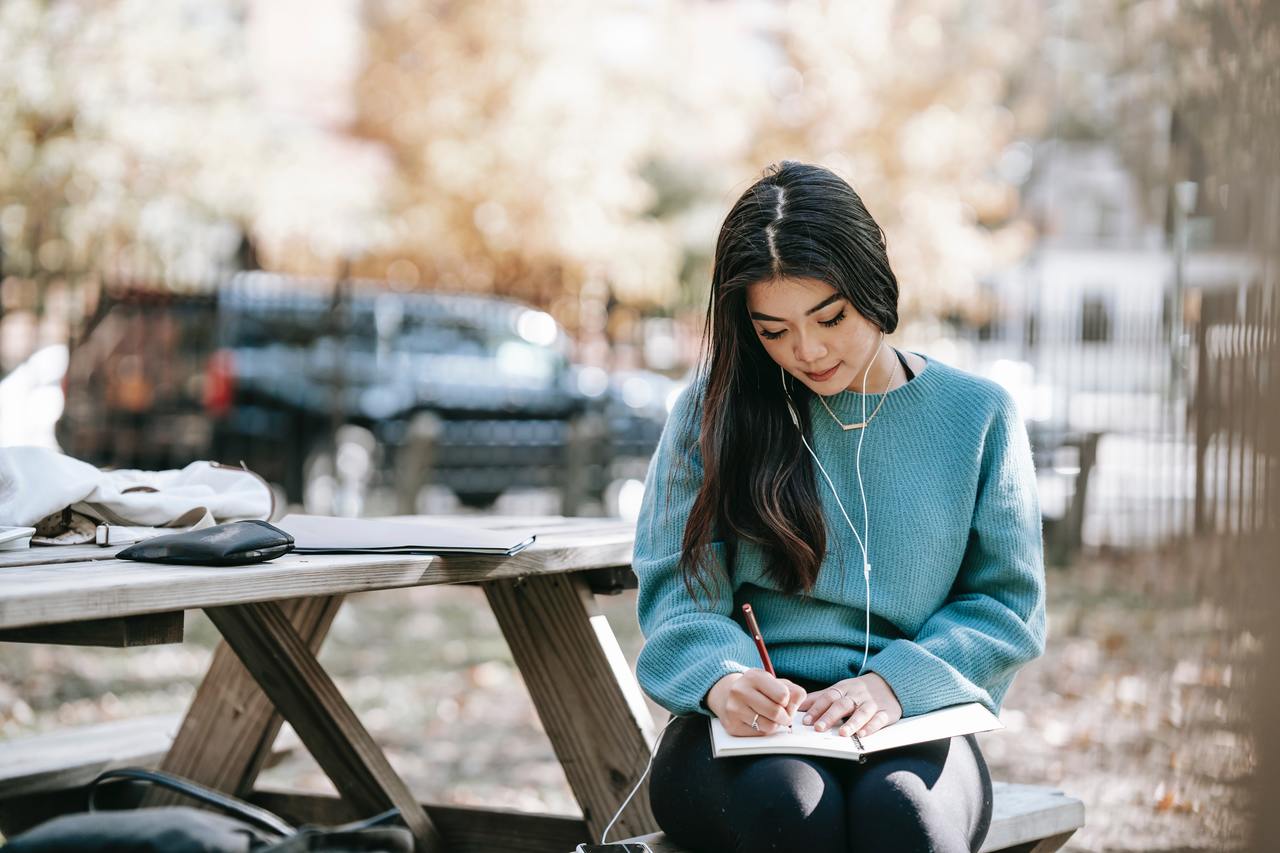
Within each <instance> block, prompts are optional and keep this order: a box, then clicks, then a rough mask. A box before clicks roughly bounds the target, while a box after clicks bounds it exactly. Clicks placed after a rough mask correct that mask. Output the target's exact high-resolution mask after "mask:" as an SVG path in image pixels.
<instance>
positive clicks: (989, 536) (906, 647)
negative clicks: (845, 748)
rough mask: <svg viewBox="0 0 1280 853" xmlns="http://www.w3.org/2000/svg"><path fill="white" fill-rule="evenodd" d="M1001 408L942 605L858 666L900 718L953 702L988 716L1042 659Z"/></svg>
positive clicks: (1022, 438) (1035, 594)
mask: <svg viewBox="0 0 1280 853" xmlns="http://www.w3.org/2000/svg"><path fill="white" fill-rule="evenodd" d="M1000 399H1001V402H1000V404H999V406H998V407H997V408H996V410H995V412H994V416H993V418H992V420H991V422H990V424H989V425H988V428H987V434H986V437H985V440H984V441H983V445H982V450H981V454H982V457H981V463H980V468H979V475H978V488H977V496H976V500H975V503H974V509H973V520H972V523H971V525H970V529H969V541H968V544H967V546H966V548H965V552H964V557H963V558H962V561H961V565H960V570H959V572H958V574H957V577H956V580H955V583H954V584H953V585H952V588H951V591H950V593H949V595H948V596H947V600H946V602H945V603H944V604H943V606H942V607H941V608H939V609H938V610H937V612H935V613H934V614H933V615H932V616H931V617H930V618H929V619H928V620H927V621H926V622H925V624H924V625H923V626H922V627H921V629H920V631H919V632H918V633H917V634H916V636H915V638H914V639H910V640H906V639H900V640H894V641H893V642H891V643H889V644H888V645H887V646H885V647H884V649H882V650H881V651H880V652H878V653H877V654H876V655H875V657H873V658H872V659H871V660H870V661H868V662H867V670H869V671H874V672H878V673H879V674H880V675H881V677H883V678H884V680H885V681H887V682H888V683H889V686H890V687H892V688H893V691H894V693H895V694H896V695H897V697H898V701H899V703H901V705H902V714H903V716H913V715H915V714H923V713H926V712H928V711H932V710H936V709H938V708H943V707H946V706H948V705H954V704H958V703H961V702H981V703H982V704H983V705H985V706H986V707H987V708H989V709H990V710H991V711H992V712H995V713H998V712H999V710H1000V703H1001V701H1002V700H1003V698H1004V694H1005V692H1006V691H1007V690H1008V689H1009V685H1010V684H1012V683H1013V677H1014V674H1015V673H1016V671H1017V670H1018V668H1019V667H1021V666H1022V665H1023V664H1026V663H1027V662H1028V661H1031V660H1034V659H1035V658H1037V657H1039V656H1040V655H1042V654H1043V653H1044V647H1045V634H1046V626H1045V577H1044V549H1043V546H1042V540H1041V523H1040V504H1039V498H1038V496H1037V493H1036V478H1035V467H1034V464H1033V463H1032V459H1031V446H1030V442H1029V441H1028V440H1027V432H1026V428H1025V427H1024V426H1023V423H1022V420H1021V418H1020V417H1019V416H1018V413H1017V409H1016V407H1015V406H1014V405H1013V402H1012V400H1010V399H1009V398H1008V396H1007V395H1004V394H1002V395H1001V398H1000Z"/></svg>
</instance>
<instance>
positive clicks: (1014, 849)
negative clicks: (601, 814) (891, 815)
mask: <svg viewBox="0 0 1280 853" xmlns="http://www.w3.org/2000/svg"><path fill="white" fill-rule="evenodd" d="M992 795H993V798H994V800H995V802H994V808H993V810H992V814H991V828H990V830H989V831H988V832H987V837H986V839H985V840H984V841H983V843H982V847H981V848H980V853H1051V851H1054V850H1057V849H1058V848H1060V847H1061V846H1062V845H1063V844H1065V843H1066V842H1067V839H1068V838H1070V837H1071V835H1072V833H1074V832H1075V831H1076V830H1077V829H1079V828H1080V827H1082V826H1084V804H1083V803H1081V802H1080V801H1079V800H1077V799H1075V798H1073V797H1068V796H1066V795H1064V794H1063V793H1062V792H1061V791H1055V790H1053V789H1052V788H1045V787H1041V786H1038V785H1015V784H1010V783H1004V782H996V783H994V784H993V785H992ZM626 840H628V841H632V842H644V843H645V844H648V845H649V849H651V850H652V851H653V853H686V851H685V848H683V847H680V846H678V845H676V844H674V843H672V842H671V841H670V840H668V839H667V837H666V836H665V835H664V834H663V833H661V832H655V833H652V834H650V835H645V836H641V837H638V838H629V839H626ZM572 849H573V847H572V846H568V847H564V848H562V849H561V851H560V853H568V851H570V850H572Z"/></svg>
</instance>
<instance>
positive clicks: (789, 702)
mask: <svg viewBox="0 0 1280 853" xmlns="http://www.w3.org/2000/svg"><path fill="white" fill-rule="evenodd" d="M804 697H805V689H804V688H803V687H801V686H800V685H798V684H795V683H794V682H791V681H788V680H787V679H785V678H775V677H773V676H772V675H770V674H769V673H767V672H765V671H764V670H763V669H749V670H747V671H746V672H731V673H729V674H728V675H726V676H725V677H724V678H721V679H720V680H719V681H717V682H716V683H715V685H714V686H713V687H712V688H711V690H709V691H708V692H707V707H708V708H710V709H711V713H713V714H715V715H716V717H718V718H719V719H720V723H721V724H722V725H723V726H724V729H725V731H727V732H728V733H729V734H731V735H736V736H738V737H754V736H757V735H771V734H773V733H774V732H776V731H778V730H779V729H783V728H786V727H787V726H789V725H791V717H792V715H794V714H795V713H796V709H797V708H799V706H800V703H801V702H803V701H804ZM757 714H759V715H760V716H759V718H758V719H757V717H756V715H757ZM753 720H755V722H756V725H757V726H759V730H758V731H757V730H756V729H753V728H751V722H752V721H753Z"/></svg>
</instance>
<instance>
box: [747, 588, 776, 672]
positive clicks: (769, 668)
mask: <svg viewBox="0 0 1280 853" xmlns="http://www.w3.org/2000/svg"><path fill="white" fill-rule="evenodd" d="M742 613H743V615H744V616H746V617H747V630H748V631H750V632H751V639H753V640H755V641H756V651H758V652H760V660H761V662H762V663H763V664H764V671H765V672H767V673H769V674H770V675H772V676H773V677H774V678H777V677H778V674H777V673H776V672H774V671H773V662H772V661H770V660H769V650H768V649H766V648H765V647H764V637H763V636H762V635H761V634H760V626H759V625H758V624H757V623H756V614H754V613H752V612H751V605H750V604H743V605H742Z"/></svg>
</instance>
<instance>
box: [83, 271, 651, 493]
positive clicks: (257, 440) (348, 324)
mask: <svg viewBox="0 0 1280 853" xmlns="http://www.w3.org/2000/svg"><path fill="white" fill-rule="evenodd" d="M568 352H569V341H568V339H567V338H566V336H565V334H564V332H563V330H562V329H561V328H560V327H559V326H558V325H557V324H556V322H555V321H554V319H552V318H551V316H550V315H548V314H546V313H544V312H541V311H537V310H536V309H533V308H531V307H529V306H527V305H524V304H521V303H519V302H515V301H513V300H508V299H500V298H496V297H489V296H476V295H461V294H441V293H397V292H391V291H388V290H386V289H385V286H382V285H380V284H378V283H371V282H355V283H352V284H351V285H350V286H349V287H344V288H342V290H340V291H339V292H338V293H337V295H335V293H334V290H333V287H332V285H330V284H327V283H320V282H309V281H303V280H298V279H290V278H285V277H282V276H278V275H274V274H268V273H246V274H240V275H237V276H234V277H233V278H232V279H231V280H229V281H227V282H226V283H224V284H223V285H221V286H220V287H219V288H218V289H217V291H216V292H215V293H214V294H211V295H210V296H208V297H195V298H189V297H182V296H172V295H171V296H167V297H159V296H153V295H139V294H137V293H117V294H112V295H111V296H110V297H109V298H108V299H106V300H104V303H103V305H102V306H101V307H100V308H99V311H98V312H97V314H96V316H95V320H94V322H93V323H92V324H91V325H90V327H89V331H88V333H87V334H86V335H85V336H84V338H83V339H82V340H81V341H79V342H77V343H76V344H75V345H74V346H73V348H72V353H71V365H70V368H69V370H68V380H67V407H66V411H65V413H64V416H63V418H62V420H61V421H60V422H59V424H58V438H59V441H60V443H61V445H62V447H63V449H64V450H65V451H66V452H68V453H70V454H72V455H74V456H78V457H80V458H84V459H87V460H89V461H91V462H94V463H95V464H112V465H130V466H133V465H137V466H140V467H152V468H162V467H174V466H177V465H181V464H185V462H187V461H190V460H191V459H193V458H213V459H217V460H220V461H224V462H228V463H232V464H235V463H239V462H241V461H243V462H244V464H246V465H248V466H249V467H250V468H252V469H253V470H255V471H256V472H257V473H259V474H261V475H262V476H264V477H266V478H267V479H268V480H271V481H273V482H275V483H278V484H280V485H281V486H282V487H283V489H284V491H285V493H286V495H287V497H288V499H289V500H290V501H292V502H298V503H306V502H307V500H306V499H307V490H308V488H309V486H312V485H314V484H317V483H319V484H325V483H328V484H329V485H330V486H332V485H333V483H334V482H336V481H338V480H342V479H343V478H344V477H345V478H347V479H351V478H353V477H354V478H357V479H359V478H363V479H364V480H365V481H366V482H371V481H380V482H381V484H382V485H385V486H389V487H392V488H394V489H395V490H396V491H397V493H398V494H399V495H401V496H402V500H400V502H399V503H400V506H401V508H402V510H403V511H412V508H413V503H412V499H413V496H414V495H415V494H416V492H417V489H418V488H420V487H421V486H422V485H423V484H424V483H426V482H430V483H431V484H433V485H441V486H445V487H447V488H449V489H450V490H452V491H453V492H454V494H456V495H457V496H458V498H459V500H460V501H461V502H462V503H464V504H467V505H472V506H486V505H488V504H489V503H492V501H494V500H495V499H496V498H497V497H498V496H499V495H500V494H501V493H502V492H503V491H504V490H506V489H508V488H512V487H554V488H560V489H567V490H569V491H571V492H572V493H573V494H574V495H575V496H577V497H579V498H582V499H599V497H600V496H601V495H603V494H604V492H605V490H606V489H607V487H608V484H609V481H610V480H611V479H612V478H613V476H614V473H613V472H614V469H615V467H616V466H617V465H618V464H621V463H624V462H625V461H626V459H627V458H629V457H642V458H643V459H644V460H647V459H648V456H649V455H650V454H652V452H653V449H654V447H656V443H657V436H658V435H659V434H660V432H661V428H662V424H663V422H664V421H665V410H664V409H662V408H661V407H652V406H647V405H644V406H635V405H629V404H628V403H627V402H626V399H627V395H626V393H625V392H624V387H625V382H626V381H647V382H649V383H651V384H654V385H655V387H657V386H660V385H661V383H662V382H664V381H669V380H665V377H661V376H659V375H657V374H652V375H650V376H649V377H648V378H647V379H642V378H640V377H639V376H637V377H631V379H630V380H623V385H622V386H620V385H619V383H618V381H617V380H615V379H610V378H609V377H608V376H604V377H603V379H604V381H603V382H601V381H600V378H601V377H600V376H598V375H596V373H595V372H593V371H594V369H593V368H586V367H583V366H580V365H575V364H573V363H572V362H571V360H570V359H569V357H568ZM631 399H632V401H633V402H635V400H636V399H638V397H637V395H636V393H635V392H634V390H633V391H632V393H631Z"/></svg>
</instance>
